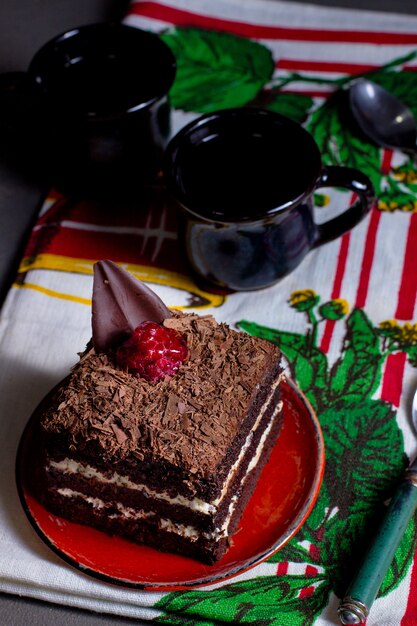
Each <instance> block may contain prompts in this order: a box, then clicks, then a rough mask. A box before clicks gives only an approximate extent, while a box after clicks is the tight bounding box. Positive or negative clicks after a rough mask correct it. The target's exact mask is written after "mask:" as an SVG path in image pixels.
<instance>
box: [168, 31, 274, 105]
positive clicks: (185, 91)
mask: <svg viewBox="0 0 417 626" xmlns="http://www.w3.org/2000/svg"><path fill="white" fill-rule="evenodd" d="M161 37H162V39H163V40H164V41H165V43H167V44H168V45H169V46H170V47H171V49H172V51H173V53H174V55H175V57H176V59H177V76H176V79H175V82H174V85H173V87H172V89H171V92H170V98H171V102H172V105H173V106H174V107H175V108H177V109H183V110H184V111H194V112H198V113H207V112H211V111H215V110H216V109H224V108H228V107H239V106H243V105H245V104H247V103H248V102H250V101H251V100H252V99H253V98H254V97H255V96H256V95H257V93H258V92H259V90H260V89H262V87H263V86H264V85H265V83H267V82H268V80H269V79H270V78H271V76H272V73H273V71H274V61H273V59H272V54H271V52H270V51H269V49H268V48H266V47H265V46H262V45H261V44H258V43H256V42H254V41H251V40H250V39H246V38H244V37H237V36H236V35H231V34H228V33H223V32H216V31H210V30H201V29H199V28H175V29H174V31H170V32H166V33H163V34H162V35H161Z"/></svg>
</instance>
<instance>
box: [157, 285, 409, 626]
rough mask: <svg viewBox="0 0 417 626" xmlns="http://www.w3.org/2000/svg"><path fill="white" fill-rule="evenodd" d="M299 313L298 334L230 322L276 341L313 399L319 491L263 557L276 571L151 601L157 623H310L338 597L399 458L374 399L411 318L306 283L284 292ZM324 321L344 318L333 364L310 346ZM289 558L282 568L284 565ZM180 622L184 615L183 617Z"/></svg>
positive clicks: (404, 547)
mask: <svg viewBox="0 0 417 626" xmlns="http://www.w3.org/2000/svg"><path fill="white" fill-rule="evenodd" d="M289 305H290V306H291V308H292V309H294V311H295V312H296V313H298V314H301V315H303V316H305V319H306V330H305V333H304V334H301V333H290V332H287V331H280V330H277V329H274V328H269V327H265V326H260V325H259V324H256V323H254V322H250V321H246V320H242V321H240V322H239V323H238V327H239V328H241V329H242V330H245V331H246V332H249V333H250V334H252V335H254V336H257V337H263V338H265V339H268V340H269V341H272V342H273V343H276V344H277V345H279V346H280V348H281V350H282V352H283V354H284V359H285V361H286V365H287V370H288V371H289V374H290V376H291V377H293V378H294V379H295V380H296V381H297V384H298V385H299V386H300V388H301V389H302V391H303V392H304V393H305V394H306V395H307V396H308V398H309V400H310V402H311V403H312V405H313V406H314V408H315V410H316V412H317V415H318V418H319V420H320V424H321V427H322V430H323V435H324V439H325V449H326V470H325V476H324V481H323V485H322V488H321V491H320V495H319V498H318V500H317V502H316V505H315V507H314V508H313V511H312V512H311V514H310V515H309V517H308V519H307V520H306V522H305V523H304V524H303V526H302V527H301V529H300V530H299V531H298V533H297V535H296V536H295V537H294V538H293V539H292V540H291V541H290V542H289V543H288V544H286V545H285V546H284V547H283V548H282V549H281V550H279V551H278V552H277V553H276V554H275V555H273V556H272V557H271V558H270V559H269V563H275V564H277V567H278V564H282V565H284V569H283V570H282V573H279V574H277V575H273V576H265V575H264V576H258V577H256V578H252V579H249V580H244V581H240V582H230V583H228V584H225V585H223V586H222V587H219V588H218V589H215V590H210V591H207V590H198V589H197V590H191V591H184V592H178V593H171V594H169V595H167V596H165V597H164V598H162V599H161V600H160V601H159V602H158V604H157V607H158V608H160V609H161V610H162V611H163V612H164V615H163V616H161V617H160V618H158V620H157V621H159V622H161V623H165V624H172V625H173V624H182V623H184V624H193V625H194V624H195V625H196V626H197V625H198V626H202V625H204V624H207V625H209V624H216V623H237V622H239V623H243V624H244V623H248V624H249V623H250V624H256V625H264V624H265V625H266V624H268V625H269V624H272V625H275V626H310V625H312V624H314V622H315V621H316V618H317V617H318V616H319V615H320V613H321V612H322V611H323V609H324V608H325V607H326V605H327V604H328V602H329V598H330V594H331V593H334V594H336V595H337V596H339V597H340V596H341V595H342V594H343V593H344V592H345V590H346V588H347V586H348V583H349V582H350V580H351V578H352V575H353V572H354V569H355V568H356V566H357V555H358V554H361V553H362V551H363V549H364V548H365V546H366V545H367V543H368V540H369V535H370V534H372V532H373V529H374V527H375V524H376V523H377V521H378V520H379V519H380V518H381V516H382V513H383V511H384V508H385V506H386V505H385V502H386V501H387V500H388V499H389V498H390V496H391V494H392V493H393V490H394V488H395V486H396V485H397V484H398V480H399V478H400V477H401V476H402V473H403V471H404V468H405V466H406V464H407V459H406V456H405V454H404V442H403V435H402V432H401V430H400V429H399V427H398V425H397V422H396V414H395V411H394V409H393V407H392V406H391V405H390V404H389V403H387V402H384V401H382V400H380V399H374V398H373V395H374V394H375V392H376V391H377V389H378V387H379V384H380V382H381V378H382V371H383V365H384V362H385V360H386V358H387V356H388V355H389V354H392V353H394V352H404V353H406V354H407V355H408V358H409V362H410V364H411V365H413V366H416V361H415V357H416V352H415V350H416V346H417V325H412V324H404V325H403V326H401V325H400V324H398V323H397V322H396V321H394V320H389V321H383V322H381V323H380V324H379V326H374V325H373V324H372V322H371V320H370V319H369V318H368V317H367V315H366V313H365V311H364V310H362V309H358V308H355V309H353V310H352V311H351V312H350V313H349V307H348V303H347V302H346V301H345V300H342V299H335V300H330V301H329V302H324V303H321V302H320V296H319V295H317V294H316V293H315V292H314V291H312V290H310V289H305V290H300V291H297V292H294V293H293V294H291V297H290V300H289ZM326 320H331V321H332V322H334V323H337V324H343V325H344V329H345V333H344V338H343V340H342V342H341V344H342V347H341V352H340V356H339V358H338V359H337V360H336V362H335V363H334V364H332V365H330V364H329V362H328V359H327V356H326V354H325V353H324V352H322V351H321V350H320V348H319V346H318V328H319V325H320V324H321V323H323V322H325V321H326ZM415 538H416V523H415V520H412V521H411V522H410V524H409V526H408V528H407V532H406V534H405V535H404V537H403V539H402V541H401V544H400V546H399V548H398V550H397V552H396V555H395V558H394V561H393V563H392V565H391V567H390V569H389V571H388V573H387V575H386V576H385V579H384V581H383V584H382V587H381V590H380V595H386V594H388V593H390V591H392V589H394V588H395V587H397V586H398V584H399V583H400V582H401V580H402V579H403V578H404V576H405V575H406V573H407V571H408V569H409V567H410V564H411V562H412V558H413V553H414V544H415ZM287 563H288V564H291V568H287V565H286V564H287ZM182 620H184V621H182Z"/></svg>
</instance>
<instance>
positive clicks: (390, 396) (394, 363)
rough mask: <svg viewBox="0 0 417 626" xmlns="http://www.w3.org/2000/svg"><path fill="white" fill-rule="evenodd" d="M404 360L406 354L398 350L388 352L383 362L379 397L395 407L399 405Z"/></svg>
mask: <svg viewBox="0 0 417 626" xmlns="http://www.w3.org/2000/svg"><path fill="white" fill-rule="evenodd" d="M406 362H407V355H406V354H404V352H398V353H397V354H390V355H389V356H388V358H387V360H386V363H385V372H384V378H383V381H382V389H381V399H382V400H385V402H389V403H390V404H392V405H393V406H396V407H398V406H400V399H401V392H402V388H403V382H402V381H403V376H404V368H405V364H406Z"/></svg>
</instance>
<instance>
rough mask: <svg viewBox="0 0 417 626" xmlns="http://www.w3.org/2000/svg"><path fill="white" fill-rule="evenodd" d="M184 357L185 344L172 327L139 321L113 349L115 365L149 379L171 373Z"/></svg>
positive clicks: (153, 379) (152, 379)
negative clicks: (126, 337)
mask: <svg viewBox="0 0 417 626" xmlns="http://www.w3.org/2000/svg"><path fill="white" fill-rule="evenodd" d="M187 356H188V350H187V344H186V342H185V341H184V339H183V337H182V336H181V335H180V334H179V332H177V331H176V330H174V329H173V328H165V326H161V325H160V324H156V323H155V322H142V323H141V324H139V326H137V328H135V330H134V331H133V333H132V334H131V336H130V337H129V339H127V340H126V341H125V342H124V343H122V345H121V346H120V347H119V348H118V349H117V352H116V361H117V364H118V365H119V367H122V368H127V369H128V370H130V371H131V372H132V374H136V375H137V376H140V377H141V378H146V380H149V381H155V380H159V379H160V378H164V376H171V375H172V374H174V373H175V372H176V371H177V370H178V368H179V367H180V365H182V363H183V362H184V361H185V359H186V358H187Z"/></svg>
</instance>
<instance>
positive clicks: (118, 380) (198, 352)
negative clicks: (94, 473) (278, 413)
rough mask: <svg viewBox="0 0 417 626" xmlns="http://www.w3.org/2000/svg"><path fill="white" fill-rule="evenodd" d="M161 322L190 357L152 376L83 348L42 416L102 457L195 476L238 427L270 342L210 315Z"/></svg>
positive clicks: (269, 355)
mask: <svg viewBox="0 0 417 626" xmlns="http://www.w3.org/2000/svg"><path fill="white" fill-rule="evenodd" d="M163 324H164V325H165V326H167V327H169V328H175V329H176V330H177V331H178V332H180V333H181V334H182V335H183V336H184V338H185V339H186V341H187V345H188V347H189V349H190V358H189V359H188V361H186V362H185V363H184V364H183V365H182V366H181V367H180V369H179V370H178V372H176V374H175V375H173V376H171V377H166V378H164V379H162V380H159V381H157V382H147V381H146V380H144V379H141V378H138V377H136V376H133V375H132V374H130V373H128V372H126V371H123V370H120V369H118V368H116V367H115V366H114V364H113V362H112V358H111V353H109V354H105V353H102V352H101V353H96V352H95V351H94V350H89V352H88V354H87V355H85V354H84V355H83V356H82V357H81V359H80V361H79V363H78V364H77V366H76V367H75V368H74V369H73V372H72V374H71V377H70V378H69V381H68V380H67V382H66V383H65V384H64V385H63V386H61V388H60V389H59V390H58V392H57V396H56V397H55V398H54V399H53V402H52V403H51V406H50V408H49V409H48V410H47V411H46V412H45V413H44V415H43V416H42V420H41V424H42V427H43V428H44V429H45V430H46V431H47V432H49V433H60V434H61V435H66V436H67V439H68V442H69V444H68V445H70V447H71V448H72V449H74V450H75V449H76V448H77V447H80V448H85V447H86V446H88V445H90V444H94V446H95V447H96V448H97V446H98V447H99V450H100V451H101V453H100V454H101V455H102V457H103V459H107V460H108V461H118V460H126V459H129V458H131V459H132V462H135V459H136V461H141V460H143V459H148V460H151V461H155V462H158V461H164V462H168V463H171V464H173V465H174V466H177V467H179V468H183V469H184V470H185V471H188V472H190V473H191V474H193V475H197V476H207V475H208V474H210V473H212V472H215V471H216V468H217V467H218V466H219V464H220V463H221V461H222V459H223V457H224V455H225V454H226V452H227V450H228V447H229V446H230V444H231V442H232V441H233V439H234V437H235V436H236V434H237V433H238V431H239V428H240V426H241V424H242V421H243V420H244V418H245V416H246V414H247V411H248V410H249V408H250V406H251V404H252V401H253V399H254V397H255V396H256V394H257V391H258V388H259V381H261V380H263V378H264V376H265V375H266V373H267V372H269V370H270V369H271V367H272V366H273V364H274V363H276V362H277V361H278V360H279V359H280V352H279V349H278V348H277V346H275V345H273V344H271V343H269V342H267V341H264V340H262V339H258V338H255V337H251V336H250V335H248V334H246V333H243V332H238V331H234V330H231V329H230V328H229V327H228V326H227V325H226V324H218V323H217V322H216V321H215V320H214V319H213V318H212V317H211V316H202V317H200V316H198V315H195V314H184V313H174V314H172V317H170V318H168V319H165V320H164V322H163Z"/></svg>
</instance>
